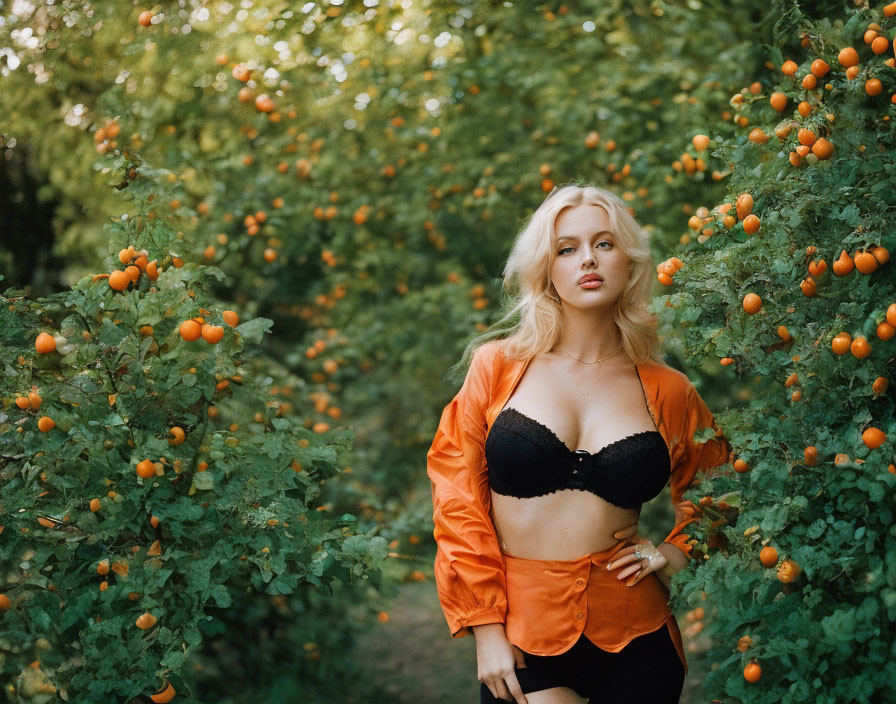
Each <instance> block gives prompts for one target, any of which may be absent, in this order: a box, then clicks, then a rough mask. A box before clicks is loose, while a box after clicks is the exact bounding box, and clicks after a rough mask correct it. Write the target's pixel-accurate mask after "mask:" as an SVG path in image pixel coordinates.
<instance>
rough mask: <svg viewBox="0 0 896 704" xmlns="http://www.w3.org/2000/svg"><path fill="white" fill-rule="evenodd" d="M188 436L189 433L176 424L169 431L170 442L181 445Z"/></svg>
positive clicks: (170, 443)
mask: <svg viewBox="0 0 896 704" xmlns="http://www.w3.org/2000/svg"><path fill="white" fill-rule="evenodd" d="M186 437H187V434H186V433H185V432H184V429H183V428H180V427H178V426H176V425H175V426H174V427H173V428H171V429H170V430H169V431H168V444H169V445H180V444H181V443H182V442H183V441H184V439H185V438H186Z"/></svg>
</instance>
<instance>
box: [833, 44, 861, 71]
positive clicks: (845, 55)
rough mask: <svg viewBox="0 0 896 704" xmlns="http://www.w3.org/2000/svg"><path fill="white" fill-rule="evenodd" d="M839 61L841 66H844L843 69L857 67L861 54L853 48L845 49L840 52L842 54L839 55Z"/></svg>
mask: <svg viewBox="0 0 896 704" xmlns="http://www.w3.org/2000/svg"><path fill="white" fill-rule="evenodd" d="M837 61H839V62H840V65H841V66H843V68H849V67H850V66H856V65H857V64H858V63H859V52H857V51H856V50H855V49H853V48H852V47H851V46H847V47H844V48H843V49H841V50H840V53H839V54H837Z"/></svg>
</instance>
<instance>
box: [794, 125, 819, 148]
mask: <svg viewBox="0 0 896 704" xmlns="http://www.w3.org/2000/svg"><path fill="white" fill-rule="evenodd" d="M796 139H797V141H798V142H799V143H800V144H805V145H806V146H807V147H811V146H812V145H813V144H814V143H815V140H816V139H817V138H816V136H815V133H814V132H813V131H812V130H807V129H806V128H805V127H800V130H799V132H797V133H796Z"/></svg>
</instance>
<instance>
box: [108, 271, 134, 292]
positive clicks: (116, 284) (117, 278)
mask: <svg viewBox="0 0 896 704" xmlns="http://www.w3.org/2000/svg"><path fill="white" fill-rule="evenodd" d="M130 283H131V277H130V276H128V275H127V274H126V273H125V272H123V271H121V269H116V270H115V271H113V272H112V273H111V274H109V286H110V287H112V288H113V289H115V290H116V291H124V290H125V289H126V288H127V287H128V286H129V285H130Z"/></svg>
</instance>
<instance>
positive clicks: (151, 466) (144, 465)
mask: <svg viewBox="0 0 896 704" xmlns="http://www.w3.org/2000/svg"><path fill="white" fill-rule="evenodd" d="M137 474H138V475H139V476H141V477H143V478H144V479H150V478H152V477H154V476H156V464H155V462H153V461H152V460H143V461H142V462H139V463H138V464H137Z"/></svg>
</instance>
